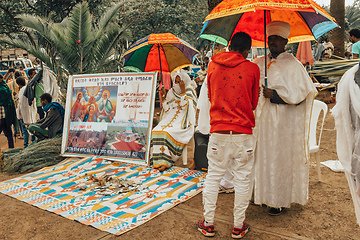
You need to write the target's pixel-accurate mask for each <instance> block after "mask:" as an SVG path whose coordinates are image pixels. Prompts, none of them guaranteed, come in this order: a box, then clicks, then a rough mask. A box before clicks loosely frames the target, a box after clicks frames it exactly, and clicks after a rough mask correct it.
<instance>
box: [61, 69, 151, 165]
mask: <svg viewBox="0 0 360 240" xmlns="http://www.w3.org/2000/svg"><path fill="white" fill-rule="evenodd" d="M155 79H156V73H108V74H91V75H74V76H71V77H70V78H69V82H68V89H67V99H66V112H65V121H64V132H63V139H62V149H61V150H62V151H61V152H62V154H63V156H79V157H80V156H101V157H103V158H108V159H112V160H118V161H125V162H132V163H138V164H143V165H145V164H147V163H148V160H149V159H148V158H149V149H150V138H151V128H152V119H153V112H154V104H155V90H156V86H155V84H156V82H155Z"/></svg>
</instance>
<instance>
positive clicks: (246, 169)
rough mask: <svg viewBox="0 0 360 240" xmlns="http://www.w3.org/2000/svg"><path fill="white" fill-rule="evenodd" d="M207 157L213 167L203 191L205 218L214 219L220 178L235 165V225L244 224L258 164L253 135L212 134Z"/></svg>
mask: <svg viewBox="0 0 360 240" xmlns="http://www.w3.org/2000/svg"><path fill="white" fill-rule="evenodd" d="M207 158H208V163H209V166H208V174H207V176H206V179H205V188H204V191H203V204H204V210H205V212H204V217H205V220H206V221H207V222H209V223H213V222H214V215H215V208H216V201H217V197H218V193H219V185H220V181H221V179H222V177H223V176H224V174H225V171H226V170H227V169H228V167H229V166H231V170H232V174H233V176H234V188H235V202H234V226H235V227H242V225H243V222H244V220H245V211H246V209H247V207H248V204H249V199H250V194H251V191H250V178H249V176H250V174H251V172H252V169H253V166H254V137H253V135H251V134H219V133H212V134H211V136H210V140H209V144H208V151H207Z"/></svg>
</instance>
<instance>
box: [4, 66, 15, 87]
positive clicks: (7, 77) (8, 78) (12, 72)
mask: <svg viewBox="0 0 360 240" xmlns="http://www.w3.org/2000/svg"><path fill="white" fill-rule="evenodd" d="M13 80H15V68H12V67H10V68H9V69H8V71H7V72H6V74H5V76H4V81H5V82H6V83H8V82H10V81H13Z"/></svg>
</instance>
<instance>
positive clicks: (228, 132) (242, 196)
mask: <svg viewBox="0 0 360 240" xmlns="http://www.w3.org/2000/svg"><path fill="white" fill-rule="evenodd" d="M250 48H251V38H250V36H249V35H248V34H246V33H244V32H240V33H237V34H235V35H234V36H233V38H232V40H231V44H230V52H222V53H219V54H216V55H214V56H213V57H212V62H211V63H210V64H209V67H208V80H207V84H208V91H209V100H210V103H211V107H210V124H211V128H210V133H211V136H210V141H209V145H208V153H207V158H208V161H209V162H208V163H209V167H208V174H207V176H206V180H205V188H204V191H203V203H204V209H205V212H204V217H205V219H204V220H201V221H199V222H198V223H197V227H198V230H199V231H200V232H201V233H202V234H204V235H205V236H214V235H215V229H214V225H213V221H214V215H215V208H216V201H217V195H218V191H219V185H220V181H221V179H222V177H223V176H224V174H225V171H226V169H227V168H228V167H229V166H231V168H232V172H233V175H234V186H235V202H234V228H233V230H232V237H233V238H241V237H243V236H244V235H245V234H246V233H247V232H248V230H249V225H248V224H247V223H245V222H244V220H245V211H246V209H247V207H248V203H249V199H250V194H251V191H250V179H249V175H250V173H251V170H252V168H253V165H254V158H253V151H254V142H255V141H254V137H253V135H252V129H253V127H254V126H255V117H254V113H253V111H254V110H255V108H256V106H257V103H258V98H259V78H260V70H259V67H258V66H257V65H256V64H254V63H251V62H250V61H248V60H246V57H247V55H248V53H249V50H250Z"/></svg>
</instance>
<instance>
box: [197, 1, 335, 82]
mask: <svg viewBox="0 0 360 240" xmlns="http://www.w3.org/2000/svg"><path fill="white" fill-rule="evenodd" d="M271 21H283V22H287V23H289V24H290V28H291V31H290V35H289V38H288V42H289V43H294V42H302V41H310V40H315V39H317V38H319V37H320V36H322V35H323V34H324V33H326V32H328V31H330V30H332V29H334V28H336V27H338V24H337V23H336V21H335V19H334V18H333V17H331V16H330V15H329V14H328V13H327V12H326V11H325V10H324V9H322V8H321V7H320V6H319V5H318V4H316V3H315V2H314V1H312V0H241V1H239V0H224V1H222V2H221V3H219V4H218V5H217V6H216V7H215V8H214V9H213V10H212V11H211V13H210V14H209V15H208V16H207V17H206V18H205V23H204V26H203V29H202V31H201V33H200V38H204V39H207V40H210V41H214V42H218V43H220V44H222V45H225V46H227V45H228V43H229V41H230V39H231V37H232V36H233V35H234V34H235V33H237V32H240V31H241V32H246V33H247V34H249V35H250V36H251V38H252V43H253V46H256V47H261V46H262V47H264V46H265V47H266V46H267V45H266V25H267V24H268V23H270V22H271ZM265 60H266V58H265ZM265 76H266V68H265ZM265 84H266V78H265Z"/></svg>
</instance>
